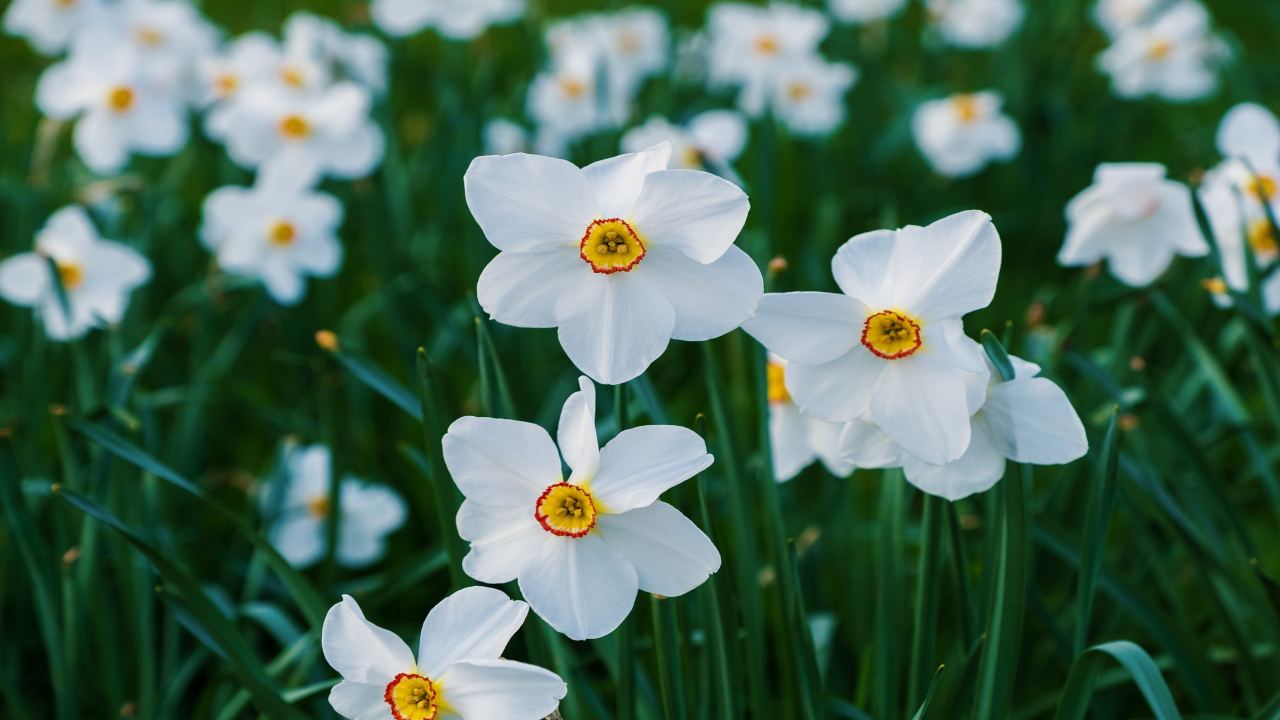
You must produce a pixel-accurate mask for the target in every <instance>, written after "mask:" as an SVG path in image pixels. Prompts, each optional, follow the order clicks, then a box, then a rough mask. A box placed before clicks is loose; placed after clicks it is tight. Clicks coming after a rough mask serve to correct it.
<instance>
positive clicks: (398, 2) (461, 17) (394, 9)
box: [372, 0, 525, 40]
mask: <svg viewBox="0 0 1280 720" xmlns="http://www.w3.org/2000/svg"><path fill="white" fill-rule="evenodd" d="M524 6H525V2H524V0H373V7H372V12H373V21H374V23H376V24H377V26H378V27H379V28H381V29H382V31H383V32H385V33H386V34H388V35H391V36H394V37H403V36H405V35H412V34H414V33H416V32H419V31H421V30H423V29H425V28H428V27H431V28H435V29H436V31H438V32H439V33H440V34H441V35H444V36H445V37H447V38H449V39H451V40H470V39H472V38H474V37H476V36H478V35H480V34H481V33H483V32H484V31H485V30H487V29H488V28H489V26H490V25H502V24H504V23H508V22H511V21H513V20H518V19H520V17H521V16H522V15H524Z"/></svg>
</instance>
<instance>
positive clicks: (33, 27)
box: [4, 0, 103, 55]
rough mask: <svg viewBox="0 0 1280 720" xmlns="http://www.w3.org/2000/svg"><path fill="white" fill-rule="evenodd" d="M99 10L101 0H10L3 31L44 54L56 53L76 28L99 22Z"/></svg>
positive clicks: (68, 41)
mask: <svg viewBox="0 0 1280 720" xmlns="http://www.w3.org/2000/svg"><path fill="white" fill-rule="evenodd" d="M102 12H103V3H102V0H13V2H12V3H11V4H10V5H9V9H8V10H6V11H5V13H4V31H5V32H6V33H8V34H9V35H17V36H19V37H24V38H26V39H27V41H28V42H30V43H31V45H32V46H33V47H35V49H36V50H37V51H39V52H40V53H42V54H44V55H57V54H58V53H60V52H62V51H63V50H66V49H67V44H68V43H70V42H71V37H72V36H73V35H74V34H75V33H76V32H77V31H79V30H80V29H81V28H83V27H86V26H88V25H90V24H93V23H95V22H101V21H102V19H103V18H102Z"/></svg>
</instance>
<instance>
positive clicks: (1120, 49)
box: [1098, 0, 1225, 101]
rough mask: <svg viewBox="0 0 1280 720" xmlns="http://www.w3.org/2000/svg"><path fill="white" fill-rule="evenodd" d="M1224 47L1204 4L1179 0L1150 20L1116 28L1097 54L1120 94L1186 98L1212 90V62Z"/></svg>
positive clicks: (1214, 72) (1214, 69)
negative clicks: (1216, 34) (1101, 50)
mask: <svg viewBox="0 0 1280 720" xmlns="http://www.w3.org/2000/svg"><path fill="white" fill-rule="evenodd" d="M1224 52H1225V51H1224V49H1223V45H1222V43H1221V41H1219V40H1218V39H1217V38H1216V37H1215V36H1214V35H1213V34H1212V30H1211V28H1210V25H1209V12H1208V11H1207V10H1205V9H1204V6H1203V5H1201V4H1200V3H1198V2H1195V0H1179V2H1176V3H1174V4H1173V5H1170V6H1168V7H1167V8H1166V9H1165V10H1163V11H1162V12H1160V13H1159V14H1158V15H1157V16H1156V17H1155V18H1153V19H1152V20H1150V21H1149V22H1146V23H1142V24H1140V25H1136V26H1133V27H1131V28H1129V29H1128V30H1125V31H1124V32H1122V33H1120V35H1118V36H1117V37H1116V38H1115V40H1114V41H1113V42H1112V44H1111V46H1110V47H1108V48H1107V49H1106V50H1104V51H1103V52H1102V54H1101V55H1099V56H1098V67H1099V68H1100V69H1101V70H1102V71H1103V72H1105V73H1106V74H1107V75H1108V76H1110V78H1111V88H1112V90H1113V91H1114V92H1115V94H1116V95H1118V96H1120V97H1122V98H1139V97H1144V96H1148V95H1155V96H1157V97H1162V98H1164V99H1166V100H1174V101H1188V100H1196V99H1199V98H1203V97H1205V96H1207V95H1209V94H1211V93H1212V92H1213V91H1214V90H1216V89H1217V87H1218V68H1217V65H1218V62H1219V58H1220V57H1221V56H1222V55H1223V54H1224Z"/></svg>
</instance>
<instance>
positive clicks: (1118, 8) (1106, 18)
mask: <svg viewBox="0 0 1280 720" xmlns="http://www.w3.org/2000/svg"><path fill="white" fill-rule="evenodd" d="M1159 4H1160V0H1098V2H1097V3H1096V4H1095V5H1094V6H1093V19H1094V20H1095V21H1096V22H1097V23H1098V27H1100V28H1102V31H1103V32H1105V33H1106V34H1107V35H1108V36H1109V37H1112V38H1114V37H1116V36H1117V35H1120V34H1121V33H1123V32H1124V31H1126V30H1129V29H1130V28H1133V27H1136V26H1138V25H1140V24H1142V23H1143V22H1145V21H1146V20H1147V16H1148V15H1150V14H1151V12H1152V11H1153V10H1154V9H1155V8H1156V7H1157V6H1158V5H1159Z"/></svg>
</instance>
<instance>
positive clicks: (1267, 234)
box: [1249, 218, 1280, 259]
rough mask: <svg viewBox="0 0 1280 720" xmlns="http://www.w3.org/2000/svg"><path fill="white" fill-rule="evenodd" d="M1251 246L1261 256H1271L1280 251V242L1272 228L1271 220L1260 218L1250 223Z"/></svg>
mask: <svg viewBox="0 0 1280 720" xmlns="http://www.w3.org/2000/svg"><path fill="white" fill-rule="evenodd" d="M1249 247H1251V248H1253V252H1254V254H1256V255H1258V256H1259V257H1260V258H1267V259H1269V258H1271V257H1273V256H1275V255H1276V254H1277V253H1278V252H1280V242H1277V241H1276V234H1275V232H1273V231H1272V229H1271V221H1270V220H1268V219H1266V218H1259V219H1257V220H1254V221H1253V222H1251V223H1249Z"/></svg>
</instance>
